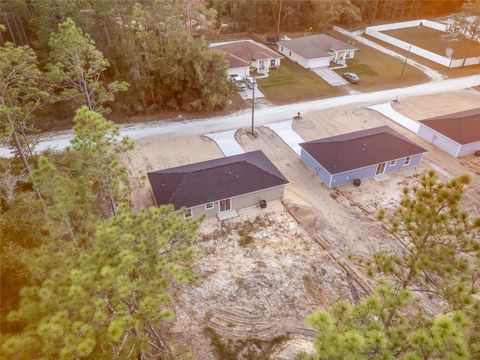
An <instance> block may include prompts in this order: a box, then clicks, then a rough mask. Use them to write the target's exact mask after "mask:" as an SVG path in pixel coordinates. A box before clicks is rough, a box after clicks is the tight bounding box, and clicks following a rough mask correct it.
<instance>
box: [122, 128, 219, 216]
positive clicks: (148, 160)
mask: <svg viewBox="0 0 480 360" xmlns="http://www.w3.org/2000/svg"><path fill="white" fill-rule="evenodd" d="M222 156H223V153H222V152H221V151H220V149H219V147H218V146H217V144H215V142H214V141H212V140H210V139H208V138H206V137H203V136H194V135H182V136H175V135H155V136H151V137H147V138H144V139H141V140H139V141H137V142H136V143H135V149H134V150H132V151H129V152H128V153H126V154H124V155H123V156H122V159H123V161H124V162H125V163H126V164H127V168H128V171H129V173H130V175H131V179H132V183H133V184H134V185H135V189H134V191H133V193H132V202H133V206H134V209H136V210H140V209H143V208H144V207H146V206H149V205H152V204H153V198H152V192H151V190H150V184H149V183H148V179H147V178H146V175H147V172H149V171H154V170H161V169H166V168H170V167H175V166H180V165H187V164H191V163H195V162H199V161H205V160H211V159H216V158H220V157H222Z"/></svg>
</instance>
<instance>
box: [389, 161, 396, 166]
mask: <svg viewBox="0 0 480 360" xmlns="http://www.w3.org/2000/svg"><path fill="white" fill-rule="evenodd" d="M395 165H397V160H392V161H390V162H389V163H388V166H395Z"/></svg>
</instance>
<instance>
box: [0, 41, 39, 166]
mask: <svg viewBox="0 0 480 360" xmlns="http://www.w3.org/2000/svg"><path fill="white" fill-rule="evenodd" d="M41 77H42V76H41V72H40V70H39V68H38V65H37V57H36V55H35V52H34V51H33V50H32V49H31V48H30V47H28V46H15V45H13V44H12V43H7V44H5V45H4V46H1V47H0V137H4V138H7V139H8V140H10V141H9V143H11V144H12V147H13V148H14V149H15V151H16V153H17V154H18V155H19V156H20V158H21V160H22V163H23V166H24V168H25V170H26V171H27V172H30V162H29V160H28V158H29V156H30V155H32V148H31V145H32V144H31V142H30V140H29V139H28V138H27V136H28V135H29V134H30V133H32V132H33V131H34V130H35V129H34V126H33V122H32V113H33V112H34V111H35V110H36V109H37V108H38V107H39V106H40V104H41V101H42V99H44V98H45V96H46V93H45V92H44V91H42V90H41V87H42V84H41Z"/></svg>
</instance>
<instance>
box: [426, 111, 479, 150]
mask: <svg viewBox="0 0 480 360" xmlns="http://www.w3.org/2000/svg"><path fill="white" fill-rule="evenodd" d="M418 135H419V136H420V137H422V138H423V139H425V140H427V141H428V142H429V143H431V144H433V145H435V146H436V147H438V148H439V149H442V150H443V151H445V152H447V153H449V154H450V155H452V156H455V157H460V156H464V155H468V154H473V153H474V152H475V151H480V108H476V109H472V110H467V111H461V112H457V113H453V114H448V115H443V116H438V117H434V118H430V119H425V120H421V121H420V128H419V130H418Z"/></svg>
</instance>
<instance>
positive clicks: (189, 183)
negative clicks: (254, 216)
mask: <svg viewBox="0 0 480 360" xmlns="http://www.w3.org/2000/svg"><path fill="white" fill-rule="evenodd" d="M148 180H149V181H150V185H151V187H152V191H153V195H154V198H155V202H156V204H157V205H158V206H160V205H165V204H172V205H173V207H174V210H175V211H179V210H180V209H182V208H185V209H186V210H185V212H184V217H185V218H191V217H195V218H196V217H199V216H200V215H202V214H206V215H207V216H215V215H217V216H218V218H219V219H221V220H223V219H227V218H230V217H234V216H236V215H237V210H239V209H242V208H245V207H249V206H266V204H267V202H269V201H273V200H277V199H282V198H283V192H284V188H285V184H287V183H288V180H287V179H286V178H285V177H284V176H283V175H282V173H281V172H280V171H279V170H278V169H277V168H276V167H275V165H273V163H272V162H271V161H270V160H269V159H268V158H267V157H266V156H265V154H264V153H263V152H262V151H260V150H258V151H252V152H248V153H244V154H239V155H233V156H228V157H224V158H220V159H215V160H209V161H203V162H199V163H195V164H190V165H184V166H179V167H174V168H170V169H165V170H159V171H153V172H150V173H148Z"/></svg>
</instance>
